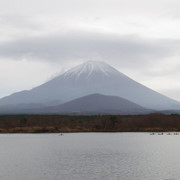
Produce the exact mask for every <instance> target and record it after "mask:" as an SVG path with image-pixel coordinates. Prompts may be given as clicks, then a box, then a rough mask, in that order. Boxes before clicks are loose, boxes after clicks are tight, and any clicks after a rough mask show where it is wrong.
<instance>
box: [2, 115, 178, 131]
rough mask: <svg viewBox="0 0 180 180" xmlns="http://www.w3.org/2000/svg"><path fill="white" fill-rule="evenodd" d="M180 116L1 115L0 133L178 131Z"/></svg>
mask: <svg viewBox="0 0 180 180" xmlns="http://www.w3.org/2000/svg"><path fill="white" fill-rule="evenodd" d="M179 131H180V115H178V114H171V115H164V114H158V113H154V114H149V115H93V116H85V115H81V116H77V115H76V116H68V115H0V133H3V134H4V133H81V132H82V133H86V132H87V133H89V132H92V133H93V132H94V133H95V132H97V133H98V132H101V133H103V132H109V133H110V132H112V133H113V132H179Z"/></svg>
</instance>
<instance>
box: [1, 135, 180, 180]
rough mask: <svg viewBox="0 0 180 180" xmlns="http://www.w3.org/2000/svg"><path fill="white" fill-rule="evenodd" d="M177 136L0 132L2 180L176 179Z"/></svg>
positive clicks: (179, 147) (178, 162) (179, 164)
mask: <svg viewBox="0 0 180 180" xmlns="http://www.w3.org/2000/svg"><path fill="white" fill-rule="evenodd" d="M179 141H180V136H168V135H167V134H165V135H163V136H151V135H150V134H149V133H72V134H71V133H70V134H63V135H59V134H1V135H0V179H2V180H15V179H17V180H178V179H179V177H180V171H179V167H180V156H179V154H180V143H179Z"/></svg>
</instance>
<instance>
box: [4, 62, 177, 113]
mask: <svg viewBox="0 0 180 180" xmlns="http://www.w3.org/2000/svg"><path fill="white" fill-rule="evenodd" d="M96 93H98V94H104V95H109V96H118V97H121V98H124V99H127V100H128V101H131V102H133V103H136V104H138V105H140V106H142V107H145V108H149V109H155V110H171V109H180V102H178V101H175V100H173V99H171V98H168V97H166V96H164V95H162V94H160V93H158V92H156V91H153V90H152V89H149V88H148V87H145V86H144V85H142V84H140V83H138V82H136V81H134V80H132V79H131V78H129V77H128V76H126V75H125V74H123V73H121V72H119V71H118V70H116V69H115V68H113V67H112V66H110V65H108V64H106V63H105V62H98V61H87V62H85V63H83V64H81V65H79V66H76V67H74V68H72V69H70V70H69V71H67V72H65V73H63V74H61V75H59V76H57V77H55V78H54V79H52V80H50V81H48V82H46V83H44V84H42V85H40V86H38V87H35V88H33V89H31V90H25V91H21V92H17V93H14V94H12V95H10V96H7V97H4V98H1V99H0V107H2V106H4V105H5V106H7V105H11V106H15V105H21V106H23V104H24V105H25V106H28V105H30V104H33V105H36V106H38V105H39V106H40V107H41V106H51V105H53V106H54V105H59V104H63V103H66V102H68V101H71V100H74V99H76V98H80V97H83V96H87V95H90V94H96Z"/></svg>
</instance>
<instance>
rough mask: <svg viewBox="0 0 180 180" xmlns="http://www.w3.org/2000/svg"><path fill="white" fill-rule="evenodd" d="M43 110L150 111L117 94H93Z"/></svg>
mask: <svg viewBox="0 0 180 180" xmlns="http://www.w3.org/2000/svg"><path fill="white" fill-rule="evenodd" d="M41 112H42V113H43V114H44V113H57V114H58V113H63V114H69V113H76V114H142V113H147V112H150V111H149V110H146V109H144V108H143V107H141V106H139V105H137V104H135V103H133V102H130V101H128V100H126V99H123V98H120V97H117V96H106V95H101V94H92V95H88V96H84V97H81V98H77V99H75V100H72V101H70V102H67V103H64V104H61V105H58V106H51V107H47V108H44V109H43V110H42V111H41Z"/></svg>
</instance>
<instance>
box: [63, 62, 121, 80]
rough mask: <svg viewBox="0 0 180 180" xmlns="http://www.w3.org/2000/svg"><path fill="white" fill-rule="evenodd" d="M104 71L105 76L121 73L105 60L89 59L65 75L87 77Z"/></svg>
mask: <svg viewBox="0 0 180 180" xmlns="http://www.w3.org/2000/svg"><path fill="white" fill-rule="evenodd" d="M97 72H98V73H102V75H104V76H111V75H112V74H117V73H119V72H118V71H117V70H116V69H115V68H113V67H112V66H110V65H108V64H107V63H105V62H103V61H92V60H91V61H87V62H85V63H83V64H81V65H79V66H76V67H74V68H72V69H70V70H69V71H67V72H66V73H64V76H67V77H69V76H76V77H80V76H81V75H86V76H87V77H90V76H92V75H93V74H94V73H97Z"/></svg>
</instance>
